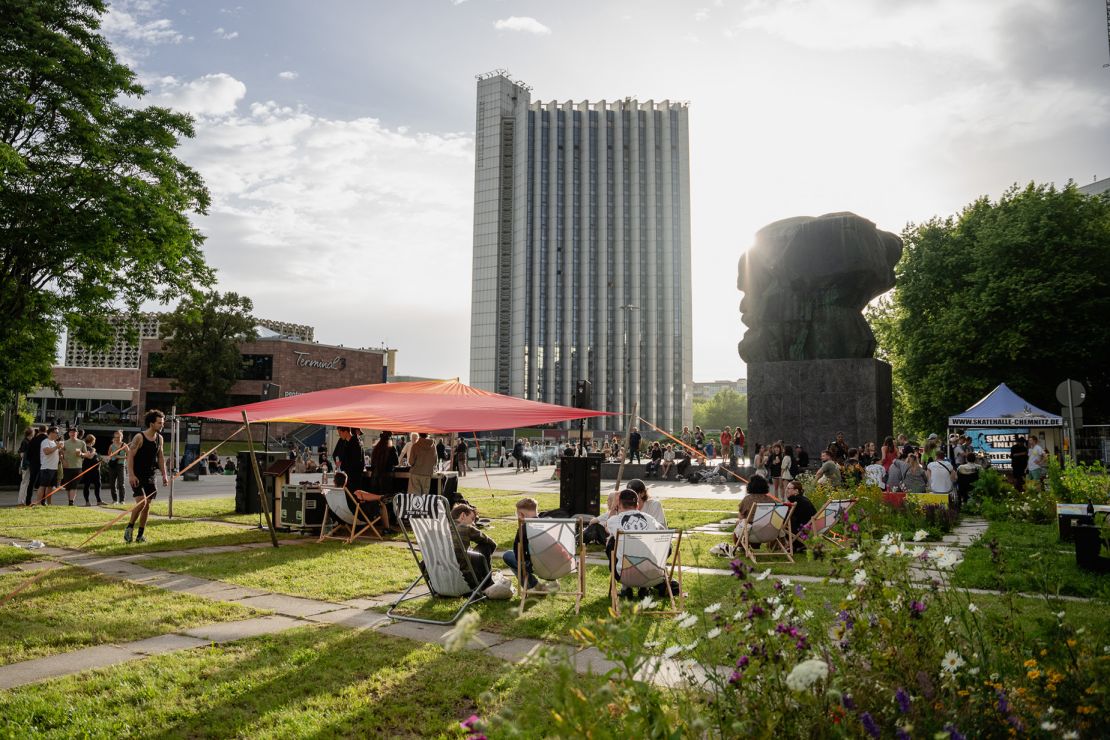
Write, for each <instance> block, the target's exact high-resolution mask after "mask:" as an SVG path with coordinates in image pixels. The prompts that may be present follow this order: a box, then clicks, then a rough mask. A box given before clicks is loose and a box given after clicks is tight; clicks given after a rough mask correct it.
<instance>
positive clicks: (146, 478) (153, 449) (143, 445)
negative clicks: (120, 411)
mask: <svg viewBox="0 0 1110 740" xmlns="http://www.w3.org/2000/svg"><path fill="white" fill-rule="evenodd" d="M143 423H144V424H145V425H146V429H145V430H143V431H141V432H139V433H138V434H136V435H135V436H134V437H133V438H132V440H131V446H130V448H128V450H127V471H128V472H129V473H130V477H129V481H130V483H131V494H132V495H133V496H134V497H135V498H136V499H138V503H137V504H136V506H135V507H134V508H132V509H131V520H130V521H129V522H128V523H127V528H126V529H124V530H123V541H124V542H131V533H132V530H133V529H134V527H135V521H136V520H138V522H139V536H138V537H137V538H135V541H136V542H140V543H141V542H146V538H145V537H144V536H143V532H144V530H145V529H146V517H147V514H149V513H150V502H151V501H152V500H153V499H154V497H155V496H157V495H158V486H157V485H155V483H154V473H155V472H161V473H162V485H164V486H168V485H169V483H170V478H169V476H168V475H166V456H165V454H163V452H162V434H161V432H162V426H163V425H164V424H165V423H166V415H165V414H163V413H162V412H161V411H158V410H157V409H153V410H151V411H148V412H146V416H144V417H143Z"/></svg>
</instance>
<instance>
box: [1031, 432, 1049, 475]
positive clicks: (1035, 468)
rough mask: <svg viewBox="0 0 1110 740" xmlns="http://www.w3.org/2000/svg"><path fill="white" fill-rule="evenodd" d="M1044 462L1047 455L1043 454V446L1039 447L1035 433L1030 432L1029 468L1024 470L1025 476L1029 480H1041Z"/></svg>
mask: <svg viewBox="0 0 1110 740" xmlns="http://www.w3.org/2000/svg"><path fill="white" fill-rule="evenodd" d="M1046 462H1047V456H1046V455H1045V451H1044V447H1041V443H1040V441H1039V440H1038V439H1037V435H1036V434H1030V435H1029V469H1028V470H1027V471H1026V476H1027V477H1028V478H1029V480H1041V479H1042V478H1044V473H1045V463H1046Z"/></svg>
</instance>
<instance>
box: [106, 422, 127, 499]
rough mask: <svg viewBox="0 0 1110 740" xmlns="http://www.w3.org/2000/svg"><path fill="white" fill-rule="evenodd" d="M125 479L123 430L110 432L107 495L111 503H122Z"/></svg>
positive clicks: (125, 464)
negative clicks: (110, 498)
mask: <svg viewBox="0 0 1110 740" xmlns="http://www.w3.org/2000/svg"><path fill="white" fill-rule="evenodd" d="M125 480H127V445H126V444H124V443H123V430H122V429H117V430H116V431H115V432H114V433H113V434H112V444H110V445H108V495H109V496H111V497H112V503H113V504H122V503H123V497H124V487H123V486H124V481H125Z"/></svg>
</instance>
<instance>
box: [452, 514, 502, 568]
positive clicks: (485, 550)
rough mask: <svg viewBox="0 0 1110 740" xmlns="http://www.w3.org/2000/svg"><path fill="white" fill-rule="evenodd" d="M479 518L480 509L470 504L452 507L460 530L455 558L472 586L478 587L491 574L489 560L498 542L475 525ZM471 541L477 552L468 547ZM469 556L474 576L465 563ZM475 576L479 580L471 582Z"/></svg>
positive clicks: (456, 524)
mask: <svg viewBox="0 0 1110 740" xmlns="http://www.w3.org/2000/svg"><path fill="white" fill-rule="evenodd" d="M477 518H478V510H477V509H475V508H474V507H473V506H471V505H470V504H455V505H454V506H453V507H452V508H451V519H452V520H454V522H455V529H456V530H458V532H459V540H455V541H454V545H455V559H456V560H458V562H459V568H460V569H461V570H462V574H463V577H464V578H466V582H467V583H468V584H469V585H470V587H471V588H477V587H478V584H479V583H481V582H482V581H484V580H485V578H486V576H487V575H489V561H490V558H491V557H493V551H494V550H496V549H497V543H496V542H494V541H493V540H492V539H490V538H489V536H488V535H486V534H484V533H483V532H482V531H481V530H480V529H478V528H477V527H475V526H474V522H475V520H476V519H477ZM471 543H474V549H475V550H477V552H474V551H473V550H470V549H468V547H469V545H470V544H471ZM467 558H469V559H470V568H471V569H473V570H474V575H473V576H471V574H470V569H468V568H467V567H466V566H465V565H463V562H464V560H465V559H467ZM474 578H477V580H476V581H474V582H473V583H471V581H473V580H474Z"/></svg>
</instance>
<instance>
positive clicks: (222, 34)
mask: <svg viewBox="0 0 1110 740" xmlns="http://www.w3.org/2000/svg"><path fill="white" fill-rule="evenodd" d="M212 33H214V34H216V37H217V38H221V39H223V40H224V41H230V40H231V39H237V38H239V32H238V31H225V30H224V29H223V28H217V29H216V30H215V31H213V32H212Z"/></svg>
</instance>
